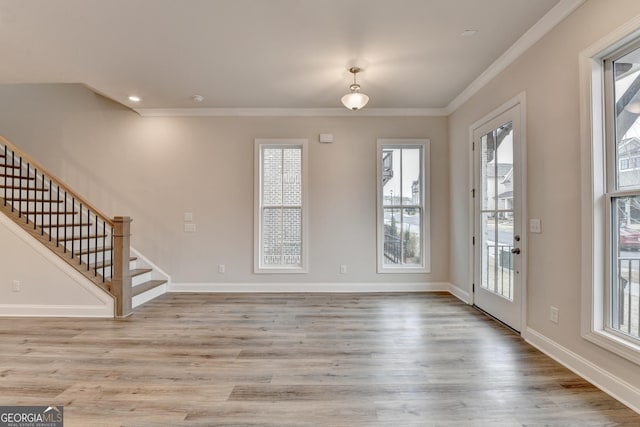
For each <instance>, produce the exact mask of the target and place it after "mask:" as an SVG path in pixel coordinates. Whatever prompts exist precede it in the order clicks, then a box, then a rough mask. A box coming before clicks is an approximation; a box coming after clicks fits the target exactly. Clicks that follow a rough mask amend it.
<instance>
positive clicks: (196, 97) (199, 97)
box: [191, 95, 204, 102]
mask: <svg viewBox="0 0 640 427" xmlns="http://www.w3.org/2000/svg"><path fill="white" fill-rule="evenodd" d="M191 99H192V100H193V102H202V101H204V96H202V95H191Z"/></svg>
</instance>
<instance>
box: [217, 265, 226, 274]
mask: <svg viewBox="0 0 640 427" xmlns="http://www.w3.org/2000/svg"><path fill="white" fill-rule="evenodd" d="M224 271H225V267H224V264H218V273H220V274H224Z"/></svg>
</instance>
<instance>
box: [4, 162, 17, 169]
mask: <svg viewBox="0 0 640 427" xmlns="http://www.w3.org/2000/svg"><path fill="white" fill-rule="evenodd" d="M0 168H11V169H20V166H18V165H7V164H5V163H0Z"/></svg>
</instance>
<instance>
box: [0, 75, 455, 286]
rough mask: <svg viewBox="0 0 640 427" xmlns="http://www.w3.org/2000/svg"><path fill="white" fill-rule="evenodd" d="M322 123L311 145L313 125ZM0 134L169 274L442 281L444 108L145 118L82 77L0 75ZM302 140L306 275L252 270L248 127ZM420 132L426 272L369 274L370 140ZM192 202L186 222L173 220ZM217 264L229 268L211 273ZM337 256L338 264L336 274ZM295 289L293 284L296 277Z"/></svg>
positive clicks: (372, 253) (246, 279)
mask: <svg viewBox="0 0 640 427" xmlns="http://www.w3.org/2000/svg"><path fill="white" fill-rule="evenodd" d="M321 132H322V133H327V132H330V133H333V134H334V138H335V142H334V143H333V144H320V143H319V142H318V134H319V133H321ZM0 134H3V135H4V136H5V137H6V138H7V139H9V140H10V141H12V142H13V143H14V144H16V145H18V146H19V147H21V148H22V149H23V150H24V151H26V152H27V153H30V154H31V155H32V156H33V157H35V159H36V160H38V161H39V162H41V163H42V164H43V165H44V166H45V167H47V168H48V169H49V170H50V171H51V172H53V173H54V174H56V175H58V176H59V177H60V178H62V179H63V180H64V181H65V182H67V183H68V184H69V185H70V186H71V187H72V188H74V189H76V190H77V191H78V192H79V193H80V194H82V195H84V196H86V197H87V198H88V199H89V200H90V201H91V202H93V203H95V204H96V206H98V207H99V208H101V209H103V211H105V213H107V214H109V215H112V216H113V215H130V216H132V217H133V219H134V223H133V225H132V226H133V233H134V235H133V246H134V247H136V248H137V249H139V250H140V251H141V252H142V253H143V254H144V255H145V256H146V257H148V258H149V259H150V260H151V261H153V262H154V263H156V264H157V265H158V266H159V267H161V268H162V269H164V270H165V271H167V272H168V273H169V274H171V275H172V279H173V281H174V282H178V283H194V282H199V283H203V282H204V283H212V282H221V283H251V282H255V283H258V282H292V283H304V282H364V283H372V282H421V283H424V282H447V281H448V275H449V263H448V257H449V244H448V242H449V182H448V180H449V171H448V165H449V160H448V123H447V118H444V117H438V118H424V117H422V118H389V117H369V118H367V117H358V115H357V113H356V114H354V116H353V117H342V118H293V117H289V118H273V117H271V118H229V117H224V118H143V117H140V116H138V115H137V114H136V113H134V112H132V111H130V110H128V109H126V108H125V107H122V106H121V105H119V104H116V103H113V102H111V101H110V100H107V99H105V98H103V97H101V96H99V95H96V94H94V93H93V92H91V91H89V90H88V89H86V88H85V87H83V86H81V85H71V84H66V85H7V86H0ZM276 137H285V138H308V140H309V180H310V186H309V196H310V200H309V208H310V215H309V219H310V229H309V243H310V245H309V253H310V260H309V261H310V262H309V268H310V270H309V274H306V275H254V274H253V272H252V271H253V203H254V197H253V173H254V166H253V156H254V151H253V150H254V139H255V138H276ZM382 137H384V138H395V137H397V138H408V137H413V138H419V137H426V138H430V139H431V190H432V192H431V206H432V216H431V229H432V240H431V241H432V243H431V244H432V250H431V253H432V260H431V266H432V273H431V274H400V275H395V274H394V275H389V274H383V275H380V274H377V273H376V235H375V232H376V139H377V138H382ZM184 212H192V213H193V215H194V222H195V223H196V226H197V232H196V233H194V234H190V233H184V232H183V214H184ZM218 264H225V265H226V273H225V274H219V273H218ZM340 264H346V265H347V268H348V274H346V275H341V274H339V266H340ZM301 290H303V288H301Z"/></svg>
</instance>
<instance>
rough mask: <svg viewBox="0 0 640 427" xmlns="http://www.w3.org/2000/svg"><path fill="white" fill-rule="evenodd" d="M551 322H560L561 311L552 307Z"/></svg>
mask: <svg viewBox="0 0 640 427" xmlns="http://www.w3.org/2000/svg"><path fill="white" fill-rule="evenodd" d="M549 320H551V321H552V322H553V323H558V322H559V321H560V310H558V307H554V306H551V311H550V312H549Z"/></svg>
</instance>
